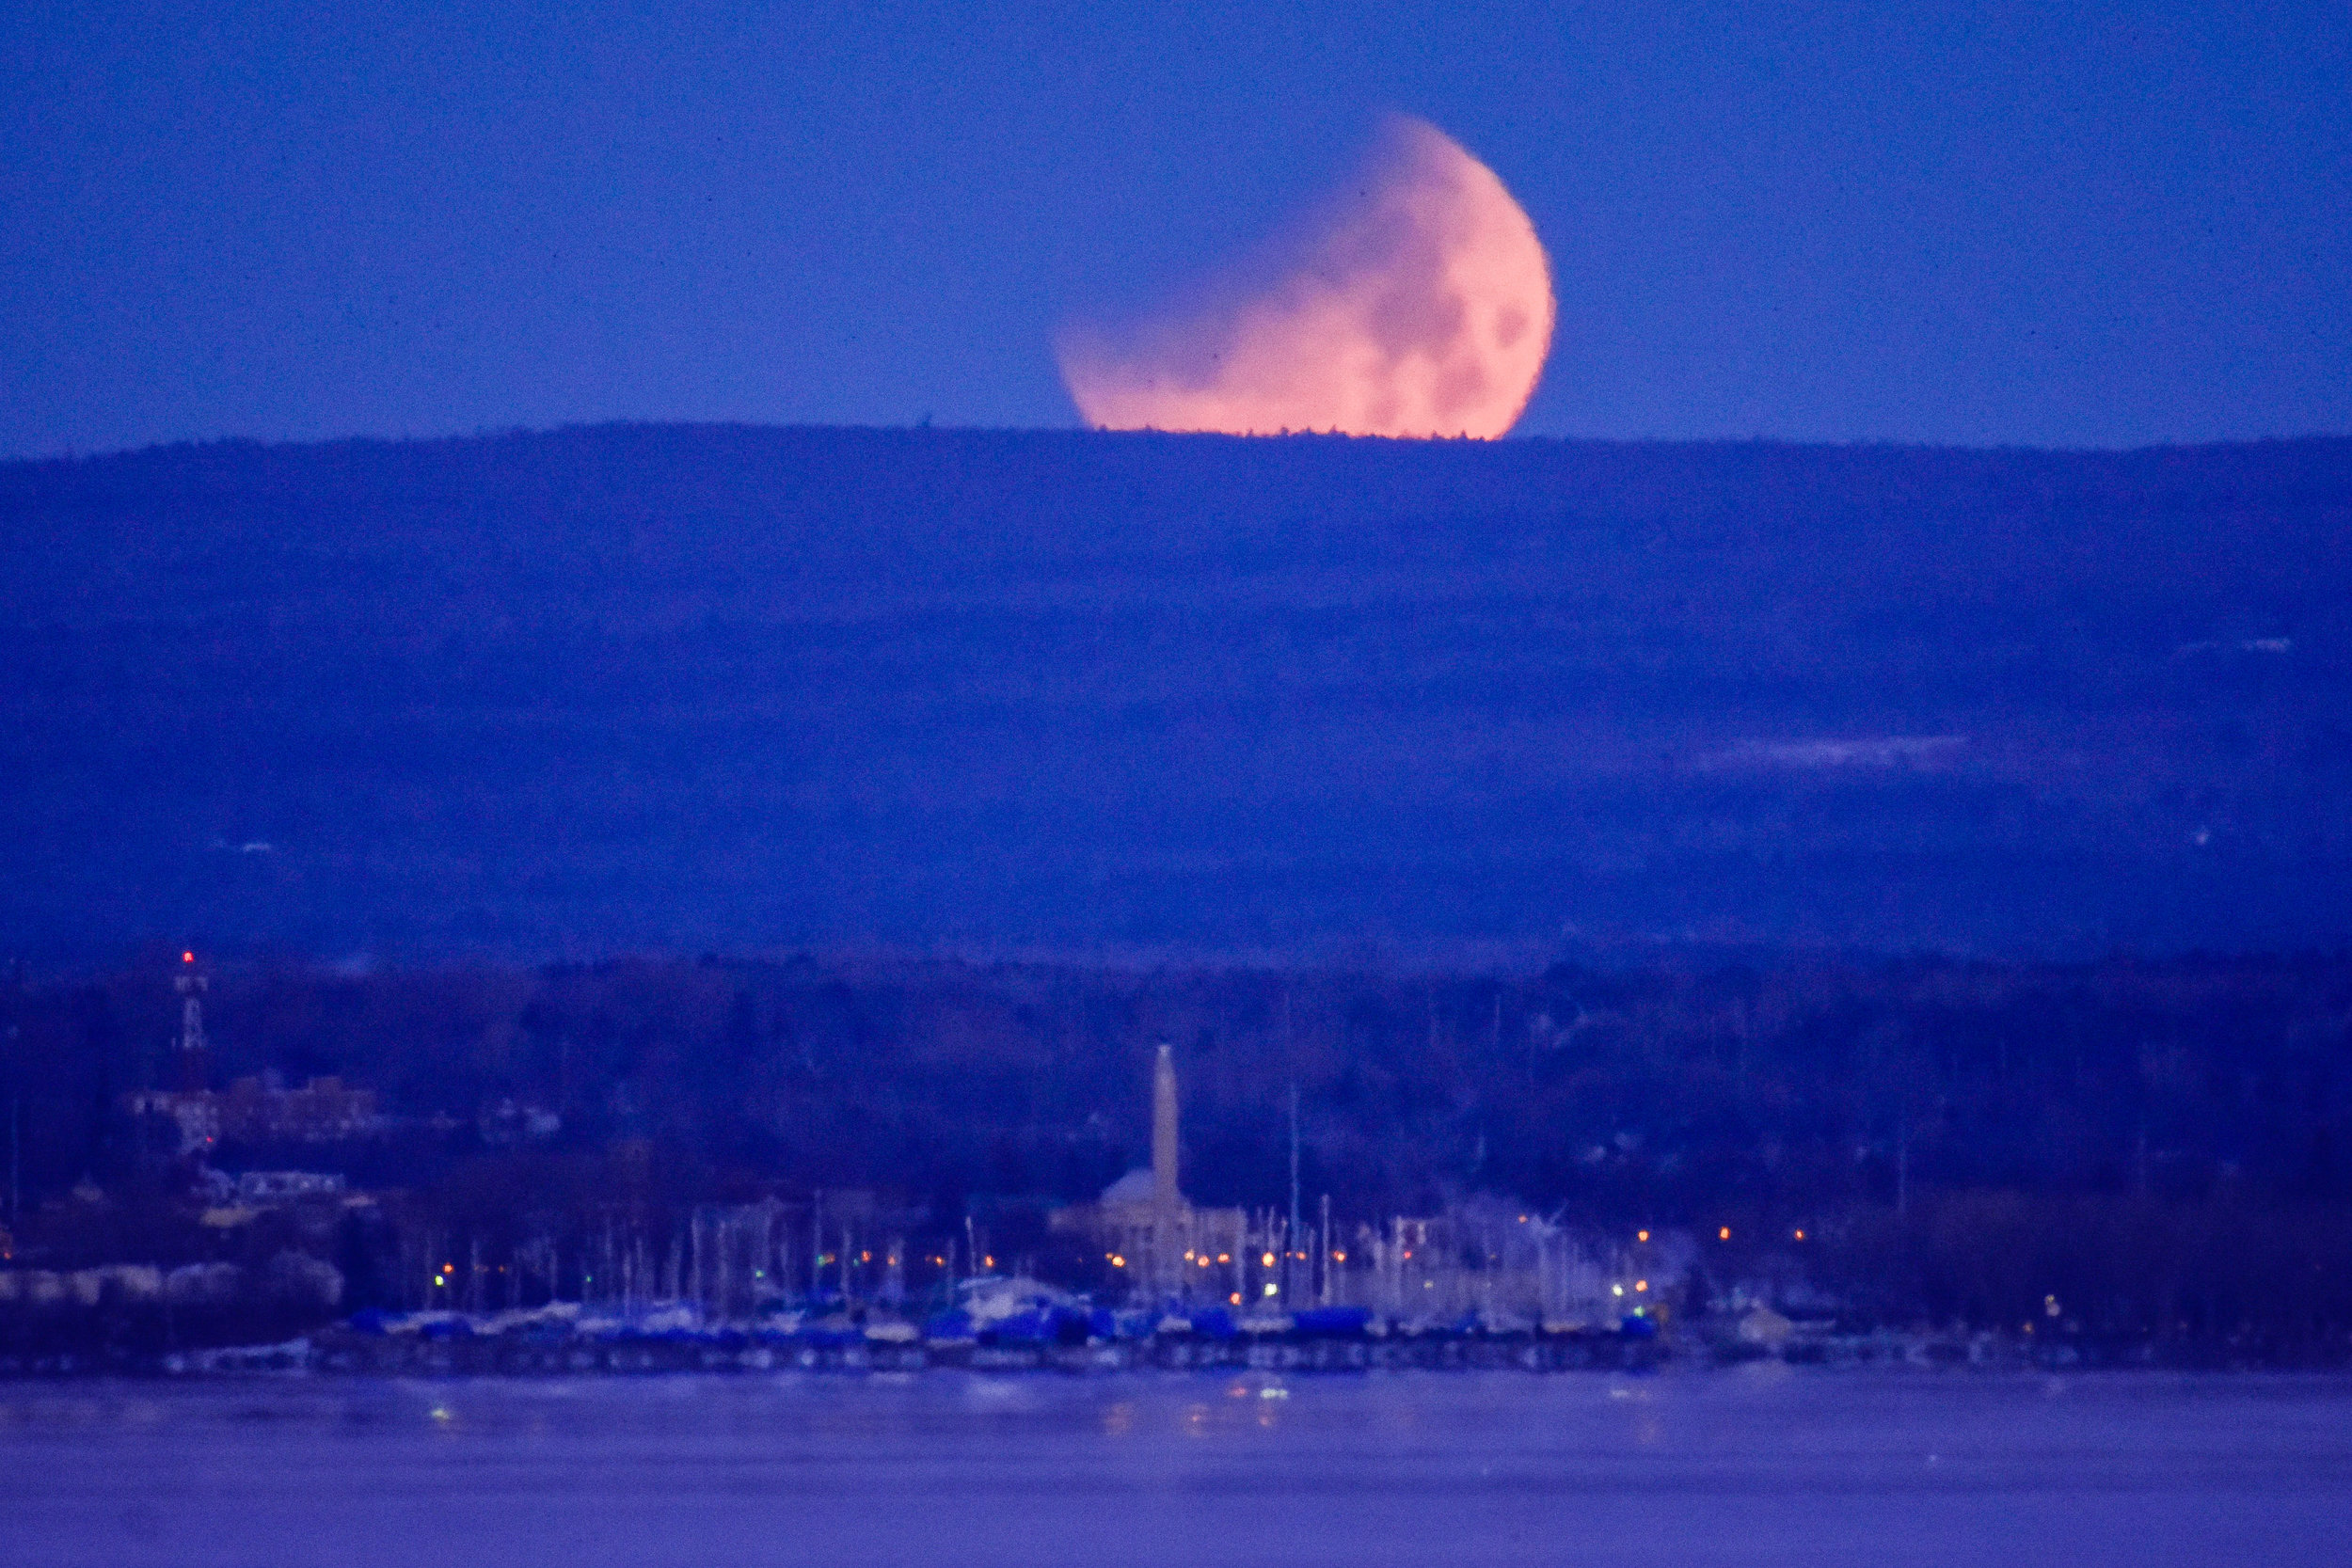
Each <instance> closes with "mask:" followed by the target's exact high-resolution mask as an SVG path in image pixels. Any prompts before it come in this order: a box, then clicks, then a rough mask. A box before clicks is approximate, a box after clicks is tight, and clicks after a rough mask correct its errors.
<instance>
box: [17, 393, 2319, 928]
mask: <svg viewBox="0 0 2352 1568" xmlns="http://www.w3.org/2000/svg"><path fill="white" fill-rule="evenodd" d="M2348 543H2352V441H2305V442H2291V443H2268V444H2262V445H2252V446H2231V447H2211V448H2199V449H2184V450H2169V451H2146V452H2134V453H2116V454H2084V453H2040V452H2015V451H1999V452H1992V451H1932V450H1911V449H1892V448H1820V447H1783V446H1769V445H1760V444H1756V445H1725V446H1649V445H1639V446H1611V445H1597V444H1584V443H1561V442H1551V441H1533V440H1530V441H1510V442H1502V443H1492V444H1486V443H1435V444H1428V443H1395V442H1379V441H1349V440H1343V439H1333V438H1318V437H1298V438H1291V439H1283V440H1249V441H1244V440H1231V439H1223V438H1212V437H1174V436H1104V435H1092V434H1078V433H1068V434H1061V433H1035V434H987V433H968V432H944V431H943V432H934V431H849V430H760V429H741V428H707V427H618V428H603V429H588V430H573V431H565V432H561V433H557V434H552V435H518V436H494V437H486V438H482V439H471V440H450V441H434V442H415V443H401V444H384V443H373V442H349V443H342V444H338V445H332V446H317V447H284V448H262V447H255V446H246V445H233V444H231V445H219V446H206V447H193V448H173V449H166V450H157V451H145V452H138V453H133V454H128V455H124V456H118V457H110V458H103V459H94V460H89V461H84V462H74V463H51V464H17V465H10V466H6V467H0V636H5V639H6V646H7V648H8V657H7V660H6V668H7V671H8V679H7V682H6V686H5V689H4V690H0V821H5V823H6V824H7V831H6V833H5V835H4V836H0V943H5V944H6V945H7V946H8V947H10V948H14V949H16V950H18V951H24V950H40V949H56V948H70V947H73V946H77V945H81V944H87V943H94V942H95V943H104V942H116V941H119V940H122V939H125V938H131V937H137V936H149V935H151V936H156V937H162V938H167V939H170V940H181V939H183V937H185V938H191V939H196V940H206V941H213V942H257V941H260V942H268V941H278V942H291V943H294V944H296V945H300V946H306V947H313V948H322V949H326V950H328V951H342V950H348V949H352V948H373V949H396V950H397V949H407V950H426V951H432V950H440V951H449V950H464V949H469V948H492V949H499V950H504V951H509V952H521V953H537V952H546V951H555V950H566V949H569V950H581V949H591V950H593V949H602V948H606V947H609V946H612V945H616V944H655V945H667V946H680V947H687V948H698V947H712V946H719V947H729V948H739V947H744V946H749V945H755V944H762V943H768V942H790V941H800V940H812V939H813V940H858V939H865V938H895V939H914V940H924V939H930V938H943V937H946V938H954V937H964V938H976V939H979V940H982V941H990V942H1025V941H1043V942H1093V941H1103V940H1108V941H1126V942H1179V943H1191V944H1205V945H1209V946H1213V947H1216V946H1244V945H1253V944H1258V943H1264V942H1277V943H1280V942H1297V941H1314V940H1321V939H1325V938H1329V937H1335V936H1337V937H1352V936H1359V935H1369V936H1375V937H1381V938H1388V939H1394V940H1399V941H1403V942H1422V941H1430V940H1436V941H1445V940H1451V939H1456V938H1469V937H1488V936H1500V937H1530V936H1533V937H1546V936H1556V935H1557V934H1559V933H1560V932H1561V931H1562V929H1563V927H1575V928H1577V929H1579V930H1581V931H1584V932H1589V933H1596V934H1598V933H1615V934H1636V935H1667V936H1682V935H1693V936H1698V937H1702V938H1710V939H1711V938H1724V939H1746V938H1762V939H1785V938H1799V939H1806V940H1829V941H1837V942H1859V943H1864V944H1870V945H1908V944H1914V943H1935V944H1962V945H1970V946H1977V947H1986V948H1999V949H2010V948H2033V947H2040V948H2045V949H2047V948H2065V947H2074V946H2080V945H2084V944H2092V945H2103V944H2106V943H2108V942H2116V941H2123V942H2145V943H2152V944H2155V945H2175V944H2200V943H2203V944H2227V945H2236V944H2245V943H2270V942H2307V941H2327V942H2332V941H2338V940H2343V939H2344V938H2345V937H2347V936H2352V701H2348V699H2352V548H2348V547H2347V544H2348ZM264 846H265V847H264Z"/></svg>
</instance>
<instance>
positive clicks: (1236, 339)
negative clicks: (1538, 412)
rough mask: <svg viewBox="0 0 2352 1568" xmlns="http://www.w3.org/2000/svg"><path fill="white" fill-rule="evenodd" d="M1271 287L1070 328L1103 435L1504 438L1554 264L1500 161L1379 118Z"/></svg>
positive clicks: (1078, 395) (1534, 345)
mask: <svg viewBox="0 0 2352 1568" xmlns="http://www.w3.org/2000/svg"><path fill="white" fill-rule="evenodd" d="M1351 187H1352V189H1351V194H1350V197H1349V198H1347V199H1344V200H1342V201H1339V202H1336V203H1334V204H1333V205H1332V206H1331V207H1330V208H1329V209H1328V210H1327V212H1326V214H1324V216H1323V218H1322V220H1321V221H1320V222H1319V223H1317V224H1316V225H1314V226H1313V227H1312V228H1311V229H1310V230H1307V231H1306V233H1305V236H1304V240H1303V243H1301V244H1300V245H1297V246H1296V247H1295V249H1293V250H1292V251H1291V252H1289V254H1288V255H1287V258H1286V263H1285V264H1284V265H1282V266H1281V267H1280V268H1279V271H1278V272H1277V273H1276V274H1275V275H1274V277H1272V279H1271V281H1268V282H1264V283H1263V284H1261V285H1260V286H1258V287H1256V288H1254V289H1250V290H1247V291H1245V290H1240V289H1229V290H1228V291H1226V292H1225V293H1224V296H1223V298H1222V300H1221V301H1220V302H1219V303H1216V304H1214V305H1212V306H1209V307H1207V308H1205V309H1197V310H1192V311H1185V312H1178V313H1174V314H1170V315H1167V316H1163V317H1160V318H1156V319H1153V320H1150V321H1147V322H1145V323H1143V324H1142V325H1140V326H1138V327H1136V328H1134V329H1132V330H1130V331H1128V332H1126V333H1124V334H1121V335H1120V336H1119V337H1117V338H1116V339H1114V338H1113V337H1110V336H1106V335H1104V334H1102V333H1100V332H1087V331H1081V332H1074V333H1071V334H1068V335H1065V337H1064V339H1063V341H1062V343H1061V347H1060V361H1061V372H1062V380H1063V382H1064V384H1066V385H1067V386H1068V387H1069V388H1070V395H1071V398H1072V400H1073V401H1074V402H1075V403H1076V404H1077V405H1078V409H1079V411H1080V412H1081V413H1083V414H1084V415H1085V416H1086V419H1087V422H1088V423H1089V424H1093V425H1099V426H1105V427H1107V428H1109V429H1113V430H1141V429H1147V428H1148V429H1153V430H1171V431H1173V430H1199V431H1225V432H1229V433H1231V434H1233V435H1242V436H1270V435H1273V434H1274V433H1276V432H1278V431H1284V430H1292V431H1337V432H1340V433H1343V434H1345V435H1351V436H1501V435H1502V434H1503V433H1504V432H1506V431H1508V430H1509V429H1510V428H1511V426H1512V425H1513V423H1515V422H1516V421H1517V420H1518V417H1519V412H1520V410H1521V409H1523V408H1525V407H1526V406H1527V400H1528V397H1529V396H1530V395H1531V394H1532V393H1533V392H1534V390H1535V380H1536V377H1537V376H1539V375H1541V374H1542V373H1543V368H1544V356H1546V355H1547V354H1549V352H1550V349H1551V328H1552V317H1553V305H1552V295H1551V267H1550V263H1549V261H1548V260H1547V259H1546V257H1545V255H1544V247H1543V245H1542V242H1540V241H1539V240H1537V239H1536V237H1535V226H1534V224H1532V223H1530V222H1529V221H1528V217H1527V214H1526V213H1525V212H1524V211H1522V210H1521V209H1520V207H1519V204H1518V202H1517V201H1515V200H1513V199H1512V198H1511V193H1510V192H1509V191H1507V190H1505V189H1504V188H1503V185H1502V181H1501V180H1499V179H1497V178H1495V174H1494V171H1493V170H1492V169H1489V168H1488V167H1486V165H1484V164H1482V163H1480V162H1479V161H1478V160H1477V159H1475V158H1473V157H1471V156H1470V154H1469V153H1468V152H1465V151H1464V150H1462V149H1461V148H1460V147H1459V146H1457V145H1456V144H1455V143H1454V141H1453V140H1452V138H1450V137H1448V136H1447V135H1445V134H1444V133H1443V132H1441V131H1439V130H1438V129H1437V128H1436V127H1435V126H1432V125H1429V124H1427V123H1425V122H1423V121H1422V120H1418V119H1406V118H1403V117H1397V118H1396V119H1392V120H1391V121H1390V123H1389V125H1388V127H1387V129H1386V134H1385V135H1383V137H1382V142H1381V146H1380V149H1379V150H1378V151H1377V152H1376V153H1375V156H1374V158H1373V160H1372V164H1371V166H1370V168H1369V169H1368V171H1367V173H1366V177H1365V178H1364V179H1363V180H1361V181H1359V182H1351Z"/></svg>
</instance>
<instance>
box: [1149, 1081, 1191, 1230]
mask: <svg viewBox="0 0 2352 1568" xmlns="http://www.w3.org/2000/svg"><path fill="white" fill-rule="evenodd" d="M1152 1202H1153V1203H1154V1204H1156V1205H1157V1206H1158V1207H1159V1208H1160V1209H1161V1211H1162V1212H1173V1211H1174V1210H1176V1209H1179V1208H1181V1207H1183V1205H1184V1195H1183V1194H1182V1193H1181V1192H1180V1191H1179V1190H1178V1189H1177V1186H1176V1058H1175V1056H1174V1055H1173V1054H1172V1053H1171V1052H1170V1051H1169V1048H1168V1042H1167V1041H1166V1040H1162V1041H1161V1042H1160V1059H1159V1062H1158V1064H1157V1065H1156V1066H1155V1067H1154V1068H1153V1069H1152Z"/></svg>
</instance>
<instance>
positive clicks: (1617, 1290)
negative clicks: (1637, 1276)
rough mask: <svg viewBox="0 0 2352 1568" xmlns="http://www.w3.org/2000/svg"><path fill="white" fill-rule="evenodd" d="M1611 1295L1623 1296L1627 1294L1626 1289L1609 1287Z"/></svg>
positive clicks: (1615, 1286) (1617, 1286) (1614, 1286)
mask: <svg viewBox="0 0 2352 1568" xmlns="http://www.w3.org/2000/svg"><path fill="white" fill-rule="evenodd" d="M1609 1293H1610V1294H1611V1295H1613V1296H1621V1295H1623V1294H1625V1287H1624V1286H1622V1285H1612V1286H1610V1287H1609Z"/></svg>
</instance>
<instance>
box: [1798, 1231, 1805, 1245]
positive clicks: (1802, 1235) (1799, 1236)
mask: <svg viewBox="0 0 2352 1568" xmlns="http://www.w3.org/2000/svg"><path fill="white" fill-rule="evenodd" d="M1797 1240H1799V1241H1800V1242H1802V1241H1804V1231H1802V1230H1800V1231H1798V1232H1797Z"/></svg>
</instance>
